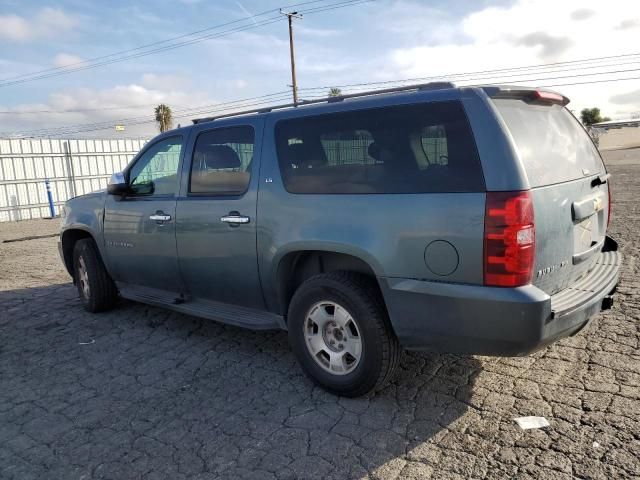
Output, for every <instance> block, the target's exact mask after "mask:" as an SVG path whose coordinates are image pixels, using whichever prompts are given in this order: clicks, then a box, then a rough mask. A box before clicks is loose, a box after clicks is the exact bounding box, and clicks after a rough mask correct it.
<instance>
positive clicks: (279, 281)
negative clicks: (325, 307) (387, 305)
mask: <svg viewBox="0 0 640 480" xmlns="http://www.w3.org/2000/svg"><path fill="white" fill-rule="evenodd" d="M335 271H346V272H352V273H357V274H359V275H363V276H365V277H367V278H369V279H370V280H371V281H372V284H374V285H375V288H376V289H377V290H378V294H379V296H380V299H381V301H382V303H383V304H384V299H383V296H382V291H381V289H380V285H379V283H378V279H377V275H376V270H375V269H374V267H372V266H371V264H370V263H369V262H367V261H365V260H363V259H362V258H360V257H359V256H357V255H353V254H350V253H344V252H337V251H333V250H322V249H319V250H318V249H313V250H295V251H290V252H288V253H286V254H285V255H283V256H282V257H281V259H280V261H279V262H278V267H277V269H276V275H275V282H276V287H277V288H276V290H277V300H278V306H279V309H280V312H281V313H282V315H283V316H284V317H285V322H286V315H287V311H288V308H289V303H290V302H291V298H292V297H293V294H294V293H295V291H296V290H297V288H298V287H299V286H300V285H302V283H303V282H304V281H305V280H307V279H308V278H310V277H312V276H314V275H317V274H320V273H329V272H335Z"/></svg>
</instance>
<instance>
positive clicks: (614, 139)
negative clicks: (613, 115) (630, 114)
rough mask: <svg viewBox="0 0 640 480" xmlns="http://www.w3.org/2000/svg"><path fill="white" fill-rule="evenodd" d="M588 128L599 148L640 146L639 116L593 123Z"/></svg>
mask: <svg viewBox="0 0 640 480" xmlns="http://www.w3.org/2000/svg"><path fill="white" fill-rule="evenodd" d="M589 129H590V130H592V131H590V133H591V136H592V137H594V139H595V138H597V139H598V141H597V142H596V143H597V144H598V146H599V148H600V150H614V149H618V148H634V147H640V118H629V119H624V120H609V121H607V122H599V123H594V124H593V125H591V127H590V128H589Z"/></svg>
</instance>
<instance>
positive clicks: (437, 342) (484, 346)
mask: <svg viewBox="0 0 640 480" xmlns="http://www.w3.org/2000/svg"><path fill="white" fill-rule="evenodd" d="M614 247H615V248H616V249H617V246H616V245H615V242H613V241H612V240H611V241H609V242H608V243H607V245H605V249H606V248H614ZM620 263H621V256H620V254H619V253H618V252H617V251H616V250H609V251H603V252H600V254H599V258H598V260H597V263H596V264H595V267H594V268H593V269H592V270H591V272H589V274H588V275H587V276H586V277H584V278H583V279H581V280H580V281H578V282H576V284H574V285H573V286H572V287H570V288H568V289H566V290H563V291H562V292H559V293H558V294H556V295H553V296H549V295H547V294H546V293H544V292H543V291H542V290H540V289H539V288H537V287H535V286H533V285H527V286H524V287H518V288H496V287H483V286H478V285H460V284H450V283H437V282H425V281H420V280H412V279H400V278H381V279H380V280H381V281H380V283H381V287H382V290H383V295H384V297H385V301H386V304H387V309H388V311H389V316H390V318H391V323H392V325H393V327H394V330H395V333H396V335H397V336H398V339H399V340H400V343H401V344H402V345H403V346H404V347H405V348H407V349H416V350H435V351H441V352H450V353H465V354H477V355H500V356H515V355H525V354H527V353H530V352H532V351H535V350H537V349H539V348H541V347H543V346H545V345H547V344H549V343H552V342H554V341H555V340H557V339H559V338H562V337H566V336H569V335H573V334H575V333H577V332H578V331H579V330H581V329H582V328H583V327H584V326H585V325H586V324H587V323H588V321H589V319H590V318H591V317H592V316H593V315H595V314H596V313H598V312H599V311H601V310H602V309H603V308H605V309H606V308H610V307H611V304H612V299H613V297H612V295H613V292H614V291H615V288H616V285H617V284H618V276H619V270H620Z"/></svg>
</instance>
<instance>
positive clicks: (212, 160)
mask: <svg viewBox="0 0 640 480" xmlns="http://www.w3.org/2000/svg"><path fill="white" fill-rule="evenodd" d="M200 152H201V153H202V154H203V155H204V162H205V165H206V166H207V168H208V169H211V170H220V169H224V168H240V167H241V166H242V163H241V162H240V157H239V156H238V154H237V153H236V152H235V150H234V149H233V148H231V147H230V146H228V145H205V146H204V147H200Z"/></svg>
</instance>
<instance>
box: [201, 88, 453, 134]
mask: <svg viewBox="0 0 640 480" xmlns="http://www.w3.org/2000/svg"><path fill="white" fill-rule="evenodd" d="M444 88H455V84H454V83H452V82H429V83H419V84H415V85H404V86H402V87H392V88H383V89H381V90H367V91H365V92H358V93H348V94H346V95H337V96H335V97H326V98H318V99H315V100H301V101H299V102H298V103H284V104H281V105H274V106H272V107H262V108H254V109H252V110H242V111H240V112H234V113H223V114H222V115H216V116H213V117H204V118H194V119H193V120H192V122H193V123H194V124H198V123H204V122H211V121H213V120H217V119H220V118H229V117H238V116H240V115H249V114H251V113H268V112H272V111H273V110H281V109H283V108H291V107H301V106H303V105H313V104H317V103H334V102H341V101H342V100H345V99H347V98H358V97H368V96H370V95H384V94H386V93H395V92H406V91H410V90H440V89H444Z"/></svg>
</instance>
